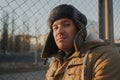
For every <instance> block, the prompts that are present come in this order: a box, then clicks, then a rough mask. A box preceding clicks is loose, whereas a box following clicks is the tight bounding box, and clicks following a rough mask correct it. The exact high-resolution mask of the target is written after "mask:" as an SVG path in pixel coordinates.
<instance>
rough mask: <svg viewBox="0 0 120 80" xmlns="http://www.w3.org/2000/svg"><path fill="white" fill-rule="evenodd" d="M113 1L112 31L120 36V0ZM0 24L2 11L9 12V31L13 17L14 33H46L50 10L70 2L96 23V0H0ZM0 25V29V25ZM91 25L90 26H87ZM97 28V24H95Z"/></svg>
mask: <svg viewBox="0 0 120 80" xmlns="http://www.w3.org/2000/svg"><path fill="white" fill-rule="evenodd" d="M113 1H114V26H115V27H114V32H115V37H116V38H120V35H119V33H120V29H119V27H118V26H119V25H120V23H119V20H120V14H119V13H120V9H119V7H120V1H119V0H113ZM0 3H1V4H0V25H1V26H2V18H3V13H4V12H7V13H8V14H9V32H10V31H11V30H12V28H11V26H12V19H13V18H14V19H15V22H14V23H15V24H14V25H15V27H14V28H15V33H16V34H22V33H26V34H27V33H28V34H31V35H38V34H46V33H48V32H49V29H48V28H47V18H48V16H49V13H50V11H51V10H52V9H53V8H54V7H55V6H57V5H59V4H63V3H67V4H72V5H73V6H75V7H76V8H77V9H78V10H80V11H81V12H82V13H83V14H85V15H86V16H87V18H88V19H89V20H91V21H94V22H96V23H97V24H98V0H0ZM1 26H0V29H2V27H1ZM88 27H91V26H88ZM96 27H97V28H98V26H97V25H96Z"/></svg>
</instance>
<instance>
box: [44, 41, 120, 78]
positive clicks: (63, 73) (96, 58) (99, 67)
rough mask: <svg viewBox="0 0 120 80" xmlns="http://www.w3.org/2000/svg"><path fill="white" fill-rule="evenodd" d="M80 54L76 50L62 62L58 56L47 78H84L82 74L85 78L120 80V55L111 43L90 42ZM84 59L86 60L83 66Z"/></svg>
mask: <svg viewBox="0 0 120 80" xmlns="http://www.w3.org/2000/svg"><path fill="white" fill-rule="evenodd" d="M88 51H89V52H88ZM87 52H88V55H87V57H86V59H85V55H86V53H87ZM79 54H80V52H77V51H76V52H74V53H73V54H72V55H71V56H70V57H68V58H67V59H65V60H63V61H62V63H61V60H60V59H58V58H57V57H56V58H55V59H54V60H53V62H52V63H51V65H50V67H49V69H48V71H47V74H46V80H82V79H81V77H83V76H81V75H82V74H84V77H83V78H84V80H120V61H119V60H120V55H119V54H118V52H116V50H115V49H114V48H113V47H111V46H110V45H108V44H106V43H104V42H88V43H86V44H85V46H84V52H83V53H82V55H81V56H80V55H79ZM84 59H85V61H86V62H85V65H84V67H83V64H84V63H83V62H84ZM82 70H84V71H83V73H82Z"/></svg>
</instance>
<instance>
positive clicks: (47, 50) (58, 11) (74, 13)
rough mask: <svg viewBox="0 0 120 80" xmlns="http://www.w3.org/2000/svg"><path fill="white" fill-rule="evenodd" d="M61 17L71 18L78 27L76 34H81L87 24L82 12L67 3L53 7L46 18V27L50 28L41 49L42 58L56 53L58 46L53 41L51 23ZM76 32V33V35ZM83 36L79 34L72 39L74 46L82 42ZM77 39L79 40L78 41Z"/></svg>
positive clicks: (78, 46)
mask: <svg viewBox="0 0 120 80" xmlns="http://www.w3.org/2000/svg"><path fill="white" fill-rule="evenodd" d="M61 18H68V19H71V20H72V21H73V22H74V23H75V26H76V27H77V28H78V34H81V32H82V30H84V29H85V26H86V25H87V18H86V16H85V15H84V14H82V13H81V12H80V11H78V10H77V9H76V8H75V7H73V6H72V5H68V4H62V5H59V6H57V7H55V8H54V9H53V10H52V11H51V13H50V16H49V18H48V27H49V28H50V32H49V35H48V37H47V40H46V43H45V46H44V48H43V50H42V56H41V57H42V58H49V57H52V56H54V55H56V54H57V52H58V50H59V49H58V47H57V45H56V43H55V41H54V37H53V30H52V24H53V23H54V21H56V20H58V19H61ZM78 34H77V35H78ZM84 39H85V38H84V37H83V36H82V35H81V37H76V38H75V41H74V45H75V48H77V49H79V48H80V47H81V45H82V44H83V41H84ZM77 40H81V41H79V42H81V43H78V41H77Z"/></svg>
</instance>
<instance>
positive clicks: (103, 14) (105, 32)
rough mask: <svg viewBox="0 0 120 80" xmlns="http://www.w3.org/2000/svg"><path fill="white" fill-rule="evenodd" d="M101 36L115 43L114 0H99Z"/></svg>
mask: <svg viewBox="0 0 120 80" xmlns="http://www.w3.org/2000/svg"><path fill="white" fill-rule="evenodd" d="M99 37H100V38H102V39H104V40H108V41H110V43H111V44H112V45H113V44H114V29H113V0H99Z"/></svg>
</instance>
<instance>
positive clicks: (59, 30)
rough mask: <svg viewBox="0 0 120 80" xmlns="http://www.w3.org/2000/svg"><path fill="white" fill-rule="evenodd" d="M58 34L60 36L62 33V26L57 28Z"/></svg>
mask: <svg viewBox="0 0 120 80" xmlns="http://www.w3.org/2000/svg"><path fill="white" fill-rule="evenodd" d="M57 32H58V34H61V33H64V29H63V27H62V26H60V27H59V28H58V31H57Z"/></svg>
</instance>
